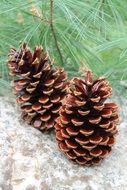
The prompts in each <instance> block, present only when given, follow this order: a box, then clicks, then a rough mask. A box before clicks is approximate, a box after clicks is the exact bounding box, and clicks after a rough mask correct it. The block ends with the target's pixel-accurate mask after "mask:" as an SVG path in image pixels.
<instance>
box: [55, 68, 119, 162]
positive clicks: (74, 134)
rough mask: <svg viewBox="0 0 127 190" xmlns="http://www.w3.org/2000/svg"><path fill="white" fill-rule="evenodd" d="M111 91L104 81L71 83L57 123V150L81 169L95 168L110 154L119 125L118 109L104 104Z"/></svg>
mask: <svg viewBox="0 0 127 190" xmlns="http://www.w3.org/2000/svg"><path fill="white" fill-rule="evenodd" d="M111 92H112V88H111V87H110V86H109V83H108V82H107V81H106V79H105V78H104V77H100V78H98V79H96V80H93V76H92V73H91V72H90V71H88V72H87V74H86V77H85V79H80V78H74V79H73V80H72V81H71V82H70V88H69V93H68V96H67V97H66V98H65V100H64V102H63V105H62V106H61V109H60V116H59V117H58V118H57V119H56V125H55V129H56V139H57V142H58V146H59V148H60V150H61V151H63V152H64V153H65V154H66V155H67V157H68V158H69V159H71V160H72V161H74V162H76V163H78V164H82V165H96V164H99V162H100V161H101V160H102V159H103V158H104V157H105V156H106V155H107V154H108V153H109V152H110V151H111V149H112V146H113V144H114V142H115V134H116V133H117V129H116V125H117V124H118V120H119V118H118V113H117V109H118V107H117V105H116V104H115V103H104V102H105V100H106V99H107V98H108V97H109V96H110V95H111Z"/></svg>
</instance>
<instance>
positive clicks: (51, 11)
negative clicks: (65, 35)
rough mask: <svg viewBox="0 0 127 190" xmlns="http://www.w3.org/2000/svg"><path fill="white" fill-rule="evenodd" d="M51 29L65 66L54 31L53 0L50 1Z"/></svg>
mask: <svg viewBox="0 0 127 190" xmlns="http://www.w3.org/2000/svg"><path fill="white" fill-rule="evenodd" d="M50 27H51V31H52V35H53V37H54V41H55V45H56V48H57V51H58V54H59V57H60V59H61V63H62V66H63V65H64V61H63V56H62V53H61V50H60V48H59V45H58V41H57V37H56V33H55V30H54V25H53V0H50Z"/></svg>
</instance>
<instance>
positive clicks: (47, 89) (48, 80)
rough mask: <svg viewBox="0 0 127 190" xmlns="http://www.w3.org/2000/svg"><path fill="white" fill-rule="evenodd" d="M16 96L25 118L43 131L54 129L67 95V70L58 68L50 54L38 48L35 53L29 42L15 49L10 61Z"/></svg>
mask: <svg viewBox="0 0 127 190" xmlns="http://www.w3.org/2000/svg"><path fill="white" fill-rule="evenodd" d="M8 66H9V69H10V74H11V75H14V76H17V77H18V78H19V79H17V80H14V81H13V85H12V86H13V90H14V94H15V95H16V96H17V103H18V104H19V105H20V107H21V111H22V117H23V119H24V120H25V121H27V123H29V124H32V125H33V126H34V127H35V128H39V129H40V130H44V129H46V130H47V129H49V128H52V127H53V125H54V121H55V119H56V118H57V117H58V112H59V108H60V106H61V101H62V100H63V98H64V96H65V94H66V87H67V76H66V73H65V71H64V69H61V68H59V69H58V68H54V67H53V65H52V62H51V61H50V59H49V57H48V54H47V53H43V48H42V47H41V46H37V47H36V48H35V50H34V52H33V53H32V52H31V51H30V49H29V47H28V45H27V44H26V43H24V44H23V45H21V48H20V49H19V50H16V49H14V48H13V49H11V52H10V54H9V59H8Z"/></svg>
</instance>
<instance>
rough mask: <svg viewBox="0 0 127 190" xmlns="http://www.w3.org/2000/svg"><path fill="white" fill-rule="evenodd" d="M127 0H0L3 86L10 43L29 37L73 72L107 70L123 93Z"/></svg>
mask: <svg viewBox="0 0 127 190" xmlns="http://www.w3.org/2000/svg"><path fill="white" fill-rule="evenodd" d="M51 2H52V3H53V4H52V5H53V6H52V7H51ZM126 5H127V1H126V0H122V1H120V0H53V1H51V0H25V1H21V0H11V1H10V0H1V1H0V92H1V93H3V94H4V93H5V91H9V90H10V80H11V78H10V77H9V76H8V70H7V65H6V61H7V55H8V52H9V49H10V48H11V47H13V46H14V47H16V48H19V45H20V42H24V41H25V42H28V43H29V46H30V47H31V49H33V48H34V46H35V45H39V44H41V45H42V46H43V47H44V49H45V50H46V51H48V52H49V55H50V57H51V59H54V60H55V64H56V65H60V66H63V67H64V68H65V70H66V71H67V72H68V75H69V77H70V78H72V77H73V76H80V75H82V74H83V72H84V71H85V70H86V69H88V68H90V69H91V70H93V72H94V73H95V76H100V75H104V76H106V77H107V78H108V80H109V81H110V83H111V84H112V85H113V89H114V93H115V94H116V95H118V96H119V97H120V98H121V97H122V96H123V95H124V94H126V93H125V89H126V88H127V14H126ZM51 20H52V25H51ZM52 27H53V28H52Z"/></svg>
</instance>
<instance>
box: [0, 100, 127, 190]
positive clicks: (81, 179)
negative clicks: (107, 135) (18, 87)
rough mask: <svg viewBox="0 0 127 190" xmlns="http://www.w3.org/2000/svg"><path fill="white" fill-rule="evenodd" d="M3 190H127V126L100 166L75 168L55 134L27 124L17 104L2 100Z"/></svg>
mask: <svg viewBox="0 0 127 190" xmlns="http://www.w3.org/2000/svg"><path fill="white" fill-rule="evenodd" d="M0 190H127V122H125V121H123V122H122V123H121V124H120V126H119V134H118V136H117V143H116V145H115V146H114V149H113V152H112V154H110V155H109V156H108V157H107V158H106V159H105V160H104V161H103V162H102V164H101V165H100V166H96V167H81V166H77V165H74V164H73V163H71V162H70V161H68V160H67V159H66V157H65V156H64V155H63V154H62V153H61V152H59V150H58V148H57V145H56V143H55V137H54V134H53V133H51V134H48V133H44V134H42V133H41V132H40V131H38V130H36V129H34V128H31V127H30V126H28V125H26V124H24V123H23V122H22V121H21V119H20V114H19V111H18V108H17V107H16V105H15V103H14V102H13V101H11V100H10V99H8V98H3V97H1V98H0Z"/></svg>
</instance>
